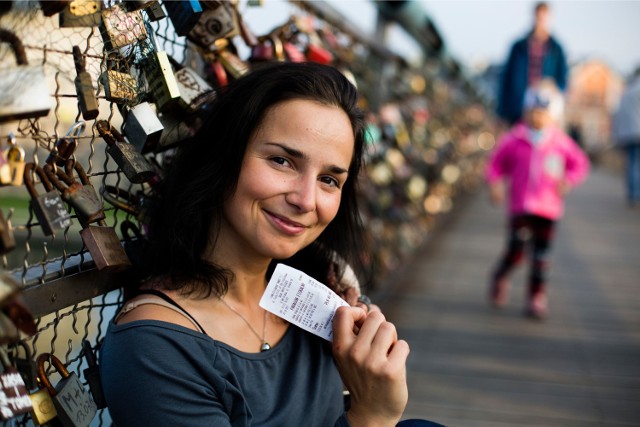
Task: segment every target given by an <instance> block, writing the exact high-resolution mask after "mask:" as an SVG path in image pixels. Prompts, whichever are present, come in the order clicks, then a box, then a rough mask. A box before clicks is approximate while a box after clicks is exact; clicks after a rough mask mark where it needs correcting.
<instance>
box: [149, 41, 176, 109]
mask: <svg viewBox="0 0 640 427" xmlns="http://www.w3.org/2000/svg"><path fill="white" fill-rule="evenodd" d="M143 70H144V74H145V77H146V80H147V83H148V86H149V91H150V92H151V94H152V96H153V98H154V100H155V104H156V107H157V108H158V110H159V111H164V110H167V109H169V108H171V107H172V106H173V105H175V103H176V102H177V101H178V98H180V89H179V88H178V82H177V81H176V76H175V75H174V74H173V69H172V68H171V62H170V61H169V57H168V55H167V52H165V51H155V52H153V53H151V54H150V55H149V56H148V57H147V58H146V59H145V61H144V68H143Z"/></svg>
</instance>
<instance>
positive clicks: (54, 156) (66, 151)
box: [46, 121, 86, 167]
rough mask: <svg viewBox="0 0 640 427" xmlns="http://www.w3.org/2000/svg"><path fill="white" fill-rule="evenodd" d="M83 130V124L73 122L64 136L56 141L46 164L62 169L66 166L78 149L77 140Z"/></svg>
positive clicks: (81, 122) (84, 126)
mask: <svg viewBox="0 0 640 427" xmlns="http://www.w3.org/2000/svg"><path fill="white" fill-rule="evenodd" d="M85 128H86V125H85V122H83V121H78V122H75V123H74V124H73V125H72V126H71V127H70V128H69V130H68V131H67V133H66V134H65V136H63V137H62V138H60V139H58V140H57V141H56V144H55V146H54V148H53V149H52V150H51V152H50V153H49V156H47V160H46V163H55V164H56V166H61V167H64V166H65V165H66V164H67V160H69V159H70V158H71V156H73V154H74V153H75V152H76V148H78V140H77V138H78V137H79V136H80V135H82V132H84V130H85Z"/></svg>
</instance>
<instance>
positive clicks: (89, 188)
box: [43, 159, 105, 224]
mask: <svg viewBox="0 0 640 427" xmlns="http://www.w3.org/2000/svg"><path fill="white" fill-rule="evenodd" d="M43 169H44V171H45V173H46V174H47V178H49V180H50V181H51V183H53V185H54V186H55V187H56V188H57V189H58V191H59V192H60V193H61V196H62V199H63V200H64V201H65V202H67V203H69V204H70V205H71V207H73V209H74V210H75V212H76V214H78V219H79V220H80V222H85V223H87V224H91V223H94V222H98V221H101V220H103V219H105V215H104V207H103V206H102V203H101V202H100V198H99V197H98V194H97V193H96V190H95V188H93V185H91V182H90V181H89V177H88V176H87V174H86V172H85V171H84V168H83V167H82V166H81V165H80V162H77V161H75V160H74V159H69V160H67V164H66V165H65V168H64V171H63V170H62V168H59V167H57V166H56V165H55V164H50V163H47V164H46V165H45V166H44V168H43ZM74 170H75V171H76V173H77V174H78V177H79V178H80V182H78V181H76V179H75V178H74V177H73V171H74ZM63 182H64V183H63Z"/></svg>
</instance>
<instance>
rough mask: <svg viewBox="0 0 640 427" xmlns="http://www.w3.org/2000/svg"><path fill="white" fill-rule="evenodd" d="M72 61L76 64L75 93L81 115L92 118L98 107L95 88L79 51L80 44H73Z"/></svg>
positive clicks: (96, 115) (97, 111) (88, 118)
mask: <svg viewBox="0 0 640 427" xmlns="http://www.w3.org/2000/svg"><path fill="white" fill-rule="evenodd" d="M72 49H73V62H74V64H75V66H76V78H75V80H74V83H75V85H76V95H77V96H78V104H79V105H80V111H81V112H82V117H83V118H84V119H85V120H93V119H95V118H96V117H98V114H99V113H100V109H99V107H98V98H97V97H96V89H95V88H94V87H93V82H92V81H91V74H89V73H88V72H87V68H86V66H85V59H84V56H83V55H82V52H81V51H80V46H73V48H72Z"/></svg>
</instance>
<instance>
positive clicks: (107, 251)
mask: <svg viewBox="0 0 640 427" xmlns="http://www.w3.org/2000/svg"><path fill="white" fill-rule="evenodd" d="M99 224H100V226H94V225H89V226H87V227H85V228H83V229H82V230H81V231H80V237H82V242H83V243H84V245H85V246H86V247H87V249H88V250H89V253H90V254H91V258H92V259H93V262H94V263H95V265H96V268H97V269H98V270H99V271H102V270H105V271H122V270H126V269H128V268H129V267H131V261H130V260H129V258H128V257H127V254H126V252H125V251H124V248H123V247H122V244H121V243H120V239H119V238H118V235H117V234H116V232H115V230H114V229H113V227H107V226H106V225H105V224H104V221H100V223H99Z"/></svg>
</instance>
